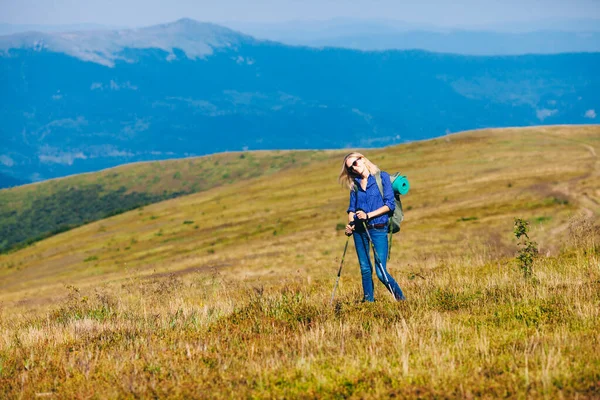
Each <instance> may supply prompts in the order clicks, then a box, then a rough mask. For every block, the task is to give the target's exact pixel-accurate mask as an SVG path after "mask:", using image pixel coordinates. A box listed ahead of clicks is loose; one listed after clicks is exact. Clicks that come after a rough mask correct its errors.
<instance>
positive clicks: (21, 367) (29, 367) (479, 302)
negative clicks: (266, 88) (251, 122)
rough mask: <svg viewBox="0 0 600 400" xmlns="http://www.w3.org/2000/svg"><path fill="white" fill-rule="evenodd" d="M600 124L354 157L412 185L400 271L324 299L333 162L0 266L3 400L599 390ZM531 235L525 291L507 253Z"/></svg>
mask: <svg viewBox="0 0 600 400" xmlns="http://www.w3.org/2000/svg"><path fill="white" fill-rule="evenodd" d="M599 152H600V127H598V126H585V127H543V128H527V129H516V128H515V129H502V130H484V131H473V132H465V133H461V134H457V135H451V136H447V137H443V138H440V139H436V140H431V141H427V142H420V143H411V144H407V145H403V146H397V147H392V148H385V149H376V150H369V151H365V153H366V155H367V156H368V157H369V158H371V159H372V160H373V161H374V162H375V163H377V164H378V165H380V166H381V167H382V168H383V169H385V170H387V171H396V170H398V171H402V172H403V173H405V174H406V175H408V176H409V178H410V181H411V185H412V188H411V192H410V193H409V195H408V196H406V197H405V198H404V199H403V203H404V207H405V214H406V220H405V223H404V224H403V227H402V232H401V233H400V236H397V237H395V238H394V241H395V242H394V247H393V249H392V260H391V262H390V263H389V269H390V271H391V273H392V274H393V275H394V276H395V277H396V279H397V280H398V281H399V283H400V285H401V287H402V288H403V290H404V291H405V293H406V295H407V297H408V301H407V302H406V303H402V304H398V303H393V302H392V301H391V296H389V295H386V293H385V292H384V291H383V286H382V285H379V286H377V287H376V296H377V298H378V300H379V301H378V302H376V303H375V304H367V305H365V304H361V303H359V302H358V301H357V300H358V299H359V298H360V297H361V295H360V293H361V289H360V278H359V273H358V267H357V262H356V257H355V255H354V254H352V253H353V251H352V250H353V249H352V246H351V248H350V249H349V253H348V255H347V256H346V265H345V266H344V270H343V272H342V280H341V284H340V288H339V289H338V297H337V299H336V302H335V304H334V306H333V307H332V306H329V298H330V296H331V289H332V287H333V283H334V281H335V274H336V272H337V268H338V265H339V258H340V256H341V252H342V250H343V245H344V242H345V240H346V239H345V237H344V236H343V233H342V232H341V231H339V230H336V225H337V224H339V223H342V222H344V221H345V214H344V210H345V209H346V206H347V192H344V191H343V190H342V189H340V187H339V186H338V185H337V183H336V178H337V174H338V172H339V168H340V167H341V160H342V156H343V154H345V152H344V151H328V152H321V153H320V156H319V157H318V159H315V161H313V162H311V163H310V164H308V165H305V166H302V167H301V168H293V169H287V170H283V171H279V172H277V173H274V174H271V175H270V176H267V177H265V176H262V177H260V176H259V177H257V178H255V179H248V180H244V181H240V182H236V183H233V184H231V185H226V186H222V187H218V188H214V189H211V190H209V191H207V192H203V193H197V194H194V195H190V196H186V197H183V198H179V199H174V200H170V201H165V202H162V203H159V204H154V205H151V206H146V207H144V208H143V209H141V210H134V211H131V212H128V213H126V214H123V215H118V216H115V217H112V218H109V219H106V220H102V221H98V222H95V223H92V224H89V225H86V226H83V227H80V228H78V229H75V230H73V231H70V232H65V233H63V234H60V235H57V236H55V237H52V238H49V239H47V240H44V241H42V242H39V243H36V244H34V245H32V246H30V247H28V248H25V249H23V250H20V251H18V252H15V253H11V254H5V255H0V301H1V302H2V309H1V313H0V317H1V319H0V338H1V339H0V387H4V388H6V389H5V392H4V393H5V394H6V395H7V397H26V398H28V397H34V396H36V395H40V394H41V395H43V396H48V397H52V396H54V397H57V398H65V397H77V398H78V397H92V398H94V397H155V396H157V397H197V398H209V397H217V398H227V397H243V398H245V397H304V398H314V397H340V398H346V397H354V398H365V397H366V398H373V397H389V396H399V397H424V398H429V397H433V396H437V397H500V396H502V397H519V398H521V397H546V398H554V397H559V396H563V397H575V396H580V397H583V398H586V397H587V398H593V397H597V396H599V395H600V394H599V393H600V372H599V371H600V355H599V354H598V352H597V351H596V350H594V349H597V348H598V345H599V343H598V342H599V337H598V331H599V328H600V323H599V320H600V318H599V309H600V307H599V306H600V295H599V292H600V290H599V289H600V287H599V282H600V257H599V252H598V246H597V244H598V242H597V241H596V240H597V233H598V232H597V228H596V225H595V224H596V221H597V217H598V215H600V206H599V203H600V202H599V200H600V192H599V188H600V175H599V174H600V164H599V163H600V162H599V161H598V156H597V153H599ZM515 217H520V218H525V219H528V220H529V221H530V222H531V232H530V236H531V237H532V239H533V240H535V241H537V242H538V244H539V247H540V251H541V257H540V258H539V259H538V260H537V261H536V263H535V265H534V275H535V277H534V279H531V280H526V279H524V278H523V277H522V274H521V273H520V271H519V268H518V266H517V265H516V263H515V261H514V255H515V252H516V242H515V240H514V238H513V236H512V228H513V226H512V224H513V219H514V218H515Z"/></svg>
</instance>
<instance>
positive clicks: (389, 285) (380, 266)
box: [361, 219, 396, 300]
mask: <svg viewBox="0 0 600 400" xmlns="http://www.w3.org/2000/svg"><path fill="white" fill-rule="evenodd" d="M361 221H362V223H363V227H364V228H365V232H367V238H368V239H369V242H371V247H372V248H373V256H374V258H375V268H377V265H379V270H380V271H381V274H382V275H383V278H384V279H385V285H386V286H387V288H388V290H389V291H390V293H391V294H392V297H393V298H394V300H396V295H395V294H394V290H393V289H392V285H391V284H390V280H389V279H388V276H387V274H386V273H385V268H383V264H382V263H381V258H379V255H378V254H377V251H376V250H375V243H373V240H372V239H371V234H370V233H369V229H368V228H367V222H366V221H365V220H364V219H363V220H361Z"/></svg>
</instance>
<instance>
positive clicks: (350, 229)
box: [345, 224, 354, 236]
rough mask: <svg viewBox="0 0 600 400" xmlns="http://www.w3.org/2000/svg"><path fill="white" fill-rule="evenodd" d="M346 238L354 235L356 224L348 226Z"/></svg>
mask: <svg viewBox="0 0 600 400" xmlns="http://www.w3.org/2000/svg"><path fill="white" fill-rule="evenodd" d="M345 232H346V236H350V235H352V233H354V224H348V225H346V231H345Z"/></svg>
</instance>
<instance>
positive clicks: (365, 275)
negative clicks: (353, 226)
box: [353, 228, 405, 301]
mask: <svg viewBox="0 0 600 400" xmlns="http://www.w3.org/2000/svg"><path fill="white" fill-rule="evenodd" d="M369 234H370V235H371V239H372V240H373V243H374V244H375V252H376V253H377V256H378V258H375V257H374V258H375V262H376V263H377V265H376V266H375V272H376V273H377V278H379V280H380V281H381V283H383V284H384V285H385V287H386V288H387V289H388V290H389V291H391V292H392V294H393V295H394V297H395V298H396V300H398V301H400V300H405V297H404V293H402V289H400V286H399V285H398V283H397V282H396V281H395V280H394V278H392V276H391V275H390V274H389V273H388V271H387V269H386V262H387V254H388V236H387V235H388V233H387V229H386V228H383V229H377V228H373V229H369ZM353 236H354V247H355V248H356V255H357V256H358V263H359V264H360V273H361V275H362V286H363V292H364V301H374V300H375V297H374V296H375V295H374V290H375V287H374V286H375V285H374V284H373V265H372V263H371V257H370V254H369V253H370V250H371V244H370V243H369V237H368V236H367V233H366V232H365V231H364V230H356V231H354V234H353ZM384 274H385V276H384ZM386 277H387V280H386Z"/></svg>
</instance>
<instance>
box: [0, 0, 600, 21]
mask: <svg viewBox="0 0 600 400" xmlns="http://www.w3.org/2000/svg"><path fill="white" fill-rule="evenodd" d="M182 17H188V18H193V19H196V20H199V21H210V22H217V23H218V22H284V21H292V20H326V19H332V18H359V19H376V18H386V19H394V20H400V21H406V22H411V23H417V24H431V25H438V26H447V27H468V26H483V25H486V24H501V23H507V22H527V21H535V20H548V19H562V18H568V19H579V18H592V19H600V0H420V1H418V0H413V1H404V0H395V1H394V0H346V1H342V0H278V1H275V0H252V1H248V0H219V1H216V0H213V1H206V0H170V1H165V0H0V22H4V23H10V24H76V23H97V24H105V25H117V26H132V27H133V26H144V25H152V24H157V23H164V22H170V21H173V20H176V19H179V18H182Z"/></svg>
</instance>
